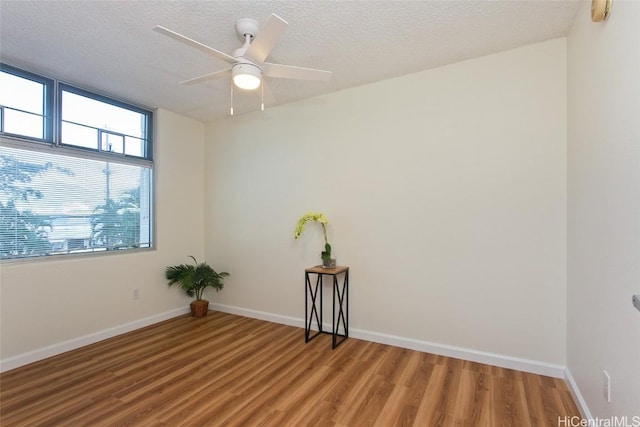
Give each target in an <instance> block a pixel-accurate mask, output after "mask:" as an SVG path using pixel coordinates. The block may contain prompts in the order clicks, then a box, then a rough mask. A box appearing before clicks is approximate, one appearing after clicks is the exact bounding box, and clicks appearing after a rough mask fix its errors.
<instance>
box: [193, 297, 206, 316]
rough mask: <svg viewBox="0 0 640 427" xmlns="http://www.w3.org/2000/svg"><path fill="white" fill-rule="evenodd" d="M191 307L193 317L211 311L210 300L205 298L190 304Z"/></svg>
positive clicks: (204, 314)
mask: <svg viewBox="0 0 640 427" xmlns="http://www.w3.org/2000/svg"><path fill="white" fill-rule="evenodd" d="M190 307H191V315H192V316H193V317H204V316H206V315H207V312H208V311H209V301H207V300H205V299H199V300H196V301H193V302H192V303H191V304H190Z"/></svg>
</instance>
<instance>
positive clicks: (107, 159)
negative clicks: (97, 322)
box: [0, 65, 153, 259]
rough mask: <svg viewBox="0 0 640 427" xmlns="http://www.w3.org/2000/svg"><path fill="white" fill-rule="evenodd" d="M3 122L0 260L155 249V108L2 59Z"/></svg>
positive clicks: (0, 98)
mask: <svg viewBox="0 0 640 427" xmlns="http://www.w3.org/2000/svg"><path fill="white" fill-rule="evenodd" d="M5 88H10V90H9V91H5ZM16 88H19V89H16ZM14 89H15V90H16V91H17V92H13V90H14ZM54 89H55V90H57V103H56V104H55V108H53V110H52V109H51V105H53V103H52V102H50V101H51V100H50V99H49V98H48V97H50V94H51V93H53V91H54ZM0 120H1V121H0V131H1V132H0V134H1V136H2V145H1V146H0V259H16V258H26V257H40V256H52V255H64V254H70V253H84V252H106V251H115V250H118V251H122V250H127V249H135V248H151V247H152V245H153V233H152V232H153V221H152V205H153V203H152V193H153V192H152V184H153V162H152V159H151V152H152V151H151V147H152V143H151V129H152V127H151V125H152V113H151V112H150V111H148V110H145V109H142V108H139V107H137V106H133V105H128V104H126V103H123V102H121V101H117V100H113V99H110V98H107V97H104V96H100V95H97V94H93V93H91V92H87V91H84V90H81V89H78V88H74V87H72V86H69V85H65V84H62V83H58V82H56V81H54V80H48V79H45V78H43V77H40V76H37V75H33V74H30V73H26V72H24V71H21V70H17V69H15V68H11V67H6V66H5V65H2V68H1V69H0ZM53 123H55V125H56V128H57V129H58V130H57V132H55V133H54V132H52V124H53Z"/></svg>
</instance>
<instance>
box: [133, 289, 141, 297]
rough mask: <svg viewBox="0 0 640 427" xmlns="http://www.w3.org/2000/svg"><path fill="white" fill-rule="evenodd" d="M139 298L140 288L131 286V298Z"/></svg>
mask: <svg viewBox="0 0 640 427" xmlns="http://www.w3.org/2000/svg"><path fill="white" fill-rule="evenodd" d="M139 298H140V288H133V293H132V294H131V299H139Z"/></svg>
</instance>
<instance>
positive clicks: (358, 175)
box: [205, 39, 566, 365]
mask: <svg viewBox="0 0 640 427" xmlns="http://www.w3.org/2000/svg"><path fill="white" fill-rule="evenodd" d="M275 95H276V96H277V94H275ZM205 140H206V147H205V151H206V166H205V168H206V171H205V175H206V185H205V190H206V197H205V203H206V206H205V207H206V211H205V221H206V223H207V227H206V239H205V244H206V254H207V259H208V260H209V261H210V262H212V263H213V264H214V266H218V267H219V268H224V269H225V270H227V271H229V272H231V277H230V278H229V279H228V280H227V281H226V283H227V286H226V287H225V290H224V292H223V293H221V294H220V297H219V298H218V301H220V302H221V303H223V304H227V305H230V306H236V307H242V308H245V309H250V310H259V311H263V312H267V313H274V314H278V315H282V316H290V317H293V318H298V319H302V318H303V316H304V314H303V313H304V305H303V302H304V286H303V279H304V273H303V269H304V268H305V267H308V266H311V265H315V264H318V263H319V261H320V259H319V253H320V251H321V248H322V241H321V233H320V228H319V227H317V226H314V224H310V225H309V227H308V229H307V230H306V231H305V232H304V234H303V235H302V238H301V239H300V240H297V241H296V240H294V239H293V229H294V225H295V223H296V221H297V219H298V217H299V216H300V215H302V214H303V213H304V212H305V211H307V210H318V211H322V212H324V213H325V214H326V215H327V217H328V218H329V221H330V225H329V229H328V233H329V240H330V243H332V244H333V247H334V252H335V255H336V256H337V258H338V264H342V265H349V266H350V267H351V269H352V270H351V289H350V295H351V306H350V309H351V313H350V314H351V319H350V320H351V323H350V326H351V327H352V328H357V329H360V330H364V331H372V332H376V333H382V334H390V335H393V336H397V337H406V338H409V339H415V340H421V341H428V342H435V343H439V344H444V345H451V346H458V347H463V348H467V349H473V350H478V351H485V352H491V353H497V354H500V355H507V356H512V357H519V358H525V359H531V360H535V361H541V362H547V363H552V364H559V365H564V363H565V350H566V342H565V331H566V315H565V308H566V40H565V39H557V40H551V41H548V42H544V43H540V44H536V45H532V46H527V47H523V48H520V49H516V50H512V51H508V52H504V53H500V54H496V55H491V56H487V57H483V58H479V59H474V60H470V61H466V62H462V63H457V64H454V65H450V66H446V67H442V68H438V69H434V70H430V71H425V72H421V73H417V74H413V75H409V76H405V77H401V78H396V79H392V80H387V81H383V82H380V83H376V84H372V85H367V86H363V87H359V88H355V89H350V90H346V91H343V92H340V93H336V94H332V95H329V96H326V97H322V98H316V99H312V100H309V101H305V102H300V103H296V104H290V105H286V106H282V107H278V108H273V109H267V110H266V111H264V112H257V113H252V114H246V115H242V116H235V117H231V118H229V119H225V120H222V121H218V122H215V123H213V124H210V125H208V126H207V128H206V134H205Z"/></svg>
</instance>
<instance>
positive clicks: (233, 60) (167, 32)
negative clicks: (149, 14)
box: [153, 25, 238, 64]
mask: <svg viewBox="0 0 640 427" xmlns="http://www.w3.org/2000/svg"><path fill="white" fill-rule="evenodd" d="M153 30H154V31H156V32H158V33H160V34H163V35H165V36H168V37H171V38H172V39H174V40H177V41H179V42H180V43H184V44H187V45H189V46H191V47H195V48H196V49H198V50H200V51H202V52H204V53H208V54H209V55H211V56H214V57H216V58H218V59H222V60H223V61H225V62H228V63H229V64H235V63H236V62H238V61H237V60H236V58H234V57H233V56H231V55H227V54H226V53H224V52H220V51H219V50H216V49H214V48H212V47H209V46H207V45H205V44H202V43H200V42H197V41H195V40H193V39H190V38H189V37H185V36H183V35H182V34H178V33H176V32H175V31H171V30H169V29H168V28H165V27H162V26H160V25H156V26H155V27H153Z"/></svg>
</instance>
